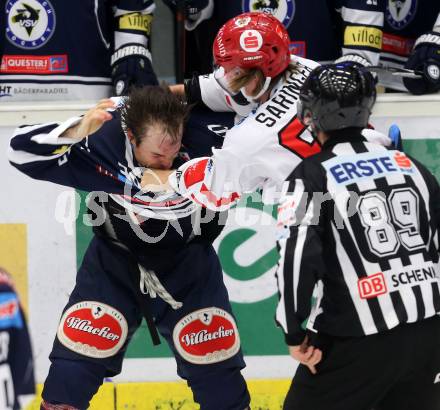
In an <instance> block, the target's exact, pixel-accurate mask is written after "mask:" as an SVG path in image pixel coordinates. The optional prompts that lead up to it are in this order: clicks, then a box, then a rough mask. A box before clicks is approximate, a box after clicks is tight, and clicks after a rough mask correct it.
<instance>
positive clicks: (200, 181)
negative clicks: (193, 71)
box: [170, 58, 320, 210]
mask: <svg viewBox="0 0 440 410" xmlns="http://www.w3.org/2000/svg"><path fill="white" fill-rule="evenodd" d="M295 62H296V68H295V70H294V71H292V72H289V73H288V75H287V77H286V78H285V79H284V80H282V81H281V82H280V83H279V84H278V86H277V87H275V89H274V90H273V92H272V95H271V97H270V99H269V100H268V101H267V102H266V103H264V104H262V105H261V106H260V107H258V109H257V110H256V111H254V112H253V113H252V114H251V115H249V116H248V117H246V118H245V119H244V120H243V121H242V122H241V123H239V124H237V125H236V126H234V127H233V128H232V129H230V130H229V131H228V132H227V133H226V136H225V141H224V144H223V148H222V149H219V150H213V155H212V157H209V158H208V157H205V158H198V159H195V160H192V161H189V162H188V163H186V164H185V165H183V166H182V167H180V168H179V169H178V170H177V172H176V173H174V174H172V175H171V177H170V183H171V185H172V186H173V187H174V188H175V189H176V190H177V191H178V192H180V193H181V194H182V195H183V196H185V197H188V198H191V199H192V200H193V201H196V202H198V203H200V204H202V205H203V206H205V207H207V208H211V209H214V210H222V209H225V208H227V207H229V206H231V204H232V203H234V202H235V201H236V200H237V199H238V198H239V197H240V195H241V194H243V193H247V192H252V191H254V190H255V189H257V188H259V187H263V189H264V188H266V187H268V186H271V187H272V188H273V187H278V186H281V184H282V182H283V181H284V180H285V179H286V178H287V176H288V175H289V174H290V173H291V172H292V170H293V169H294V168H295V167H296V166H297V165H298V164H299V163H300V162H301V160H302V159H303V158H305V157H307V156H309V155H312V154H314V153H317V152H319V150H320V147H319V145H318V143H317V142H316V141H315V140H314V139H313V137H312V135H311V134H310V133H309V132H308V131H307V129H305V127H304V126H303V124H302V123H301V122H300V121H299V120H298V119H297V116H296V102H297V100H298V96H299V92H300V90H301V87H302V85H303V83H304V81H305V80H306V78H307V77H308V75H309V74H310V72H311V71H312V69H313V68H315V67H316V66H317V65H318V64H317V63H315V62H314V61H311V60H306V59H302V58H295ZM214 81H215V79H214Z"/></svg>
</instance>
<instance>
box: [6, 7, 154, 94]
mask: <svg viewBox="0 0 440 410" xmlns="http://www.w3.org/2000/svg"><path fill="white" fill-rule="evenodd" d="M3 4H4V6H3V7H2V10H1V11H0V13H1V14H0V33H1V36H2V37H1V39H0V58H1V67H0V102H1V101H25V100H27V101H29V100H80V99H81V100H97V99H100V98H105V97H108V96H110V95H111V79H110V72H111V67H110V56H111V54H112V53H113V51H114V50H116V49H119V48H121V47H123V46H124V45H132V46H136V45H138V46H144V47H147V48H149V37H150V27H151V21H152V18H153V17H152V13H153V11H154V7H155V5H154V1H153V0H81V1H66V0H50V1H49V0H26V1H20V0H6V2H5V3H3ZM144 47H141V48H142V52H143V53H148V54H149V52H148V50H147V49H145V48H144ZM124 48H125V47H124Z"/></svg>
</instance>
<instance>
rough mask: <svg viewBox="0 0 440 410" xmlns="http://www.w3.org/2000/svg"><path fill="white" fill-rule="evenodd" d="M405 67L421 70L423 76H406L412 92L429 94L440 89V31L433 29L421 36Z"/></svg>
mask: <svg viewBox="0 0 440 410" xmlns="http://www.w3.org/2000/svg"><path fill="white" fill-rule="evenodd" d="M405 68H409V69H411V70H416V71H421V72H422V74H423V77H422V78H417V79H414V78H404V79H403V83H404V84H405V87H406V88H407V89H408V91H409V92H411V93H412V94H416V95H420V94H429V93H435V92H437V91H439V90H440V33H437V32H435V31H431V32H429V33H426V34H423V35H422V36H420V37H419V38H418V39H417V40H416V42H415V44H414V48H413V50H412V52H411V54H410V56H409V57H408V61H407V62H406V64H405Z"/></svg>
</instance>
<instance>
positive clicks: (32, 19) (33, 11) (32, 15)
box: [6, 0, 55, 49]
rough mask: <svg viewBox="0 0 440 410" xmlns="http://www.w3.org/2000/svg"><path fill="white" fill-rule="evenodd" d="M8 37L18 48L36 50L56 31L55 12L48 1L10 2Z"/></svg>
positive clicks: (12, 0)
mask: <svg viewBox="0 0 440 410" xmlns="http://www.w3.org/2000/svg"><path fill="white" fill-rule="evenodd" d="M6 15H7V25H6V37H7V38H8V40H9V41H10V42H11V43H12V44H14V45H15V46H17V47H20V48H23V49H36V48H39V47H41V46H43V45H44V44H46V43H47V42H48V41H49V39H50V38H51V37H52V35H53V33H54V31H55V10H54V8H53V7H52V4H50V2H49V1H48V0H25V1H24V0H8V1H7V3H6Z"/></svg>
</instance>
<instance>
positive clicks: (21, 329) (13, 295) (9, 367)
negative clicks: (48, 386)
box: [0, 268, 35, 410]
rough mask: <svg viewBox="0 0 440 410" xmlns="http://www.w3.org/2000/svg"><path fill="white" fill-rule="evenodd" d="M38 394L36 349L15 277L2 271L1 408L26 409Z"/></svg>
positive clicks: (0, 273)
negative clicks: (35, 361)
mask: <svg viewBox="0 0 440 410" xmlns="http://www.w3.org/2000/svg"><path fill="white" fill-rule="evenodd" d="M34 394H35V380H34V364H33V358H32V348H31V343H30V337H29V332H28V329H27V325H26V319H25V316H24V314H23V309H22V307H21V305H20V301H19V299H18V296H17V292H16V290H15V288H14V284H13V282H12V278H11V276H10V275H9V273H8V272H6V270H4V269H3V268H0V408H1V409H2V410H20V409H22V408H25V406H26V405H27V404H29V402H30V401H31V400H32V399H33V397H34Z"/></svg>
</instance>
